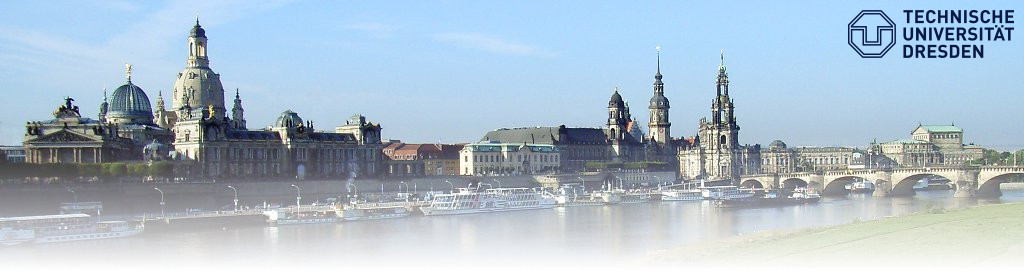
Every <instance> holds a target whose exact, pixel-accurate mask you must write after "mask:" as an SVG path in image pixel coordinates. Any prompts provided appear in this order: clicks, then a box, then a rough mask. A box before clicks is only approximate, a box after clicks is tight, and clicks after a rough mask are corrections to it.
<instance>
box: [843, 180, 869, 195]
mask: <svg viewBox="0 0 1024 271" xmlns="http://www.w3.org/2000/svg"><path fill="white" fill-rule="evenodd" d="M846 190H850V192H853V193H861V192H871V191H875V184H874V183H872V182H869V181H867V180H861V181H857V182H853V183H850V184H847V185H846Z"/></svg>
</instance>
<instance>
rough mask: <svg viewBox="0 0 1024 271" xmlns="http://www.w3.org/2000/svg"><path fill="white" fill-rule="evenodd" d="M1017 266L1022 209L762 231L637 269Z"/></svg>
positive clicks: (1023, 232)
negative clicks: (662, 267) (663, 267)
mask: <svg viewBox="0 0 1024 271" xmlns="http://www.w3.org/2000/svg"><path fill="white" fill-rule="evenodd" d="M1022 262H1024V203H1009V204H997V205H986V206H978V207H972V208H966V209H958V210H941V209H934V210H929V211H928V212H925V213H921V214H915V215H910V216H904V217H894V218H886V219H880V220H875V221H867V222H858V223H853V224H847V225H840V226H832V227H825V228H816V229H809V230H802V231H790V232H762V233H755V234H750V235H745V236H737V237H734V238H729V239H725V240H717V241H713V242H707V243H702V244H697V245H693V246H686V247H681V248H676V249H670V250H666V251H661V252H658V253H656V254H654V255H652V256H651V257H649V258H648V259H644V261H643V262H642V263H641V264H643V265H651V266H672V267H702V268H711V269H729V270H733V269H750V268H755V269H768V270H783V269H784V270H792V269H797V270H808V269H816V270H823V269H822V268H824V270H835V269H860V268H864V267H871V268H885V269H890V268H896V267H910V268H911V269H910V270H917V269H922V268H927V269H931V270H934V269H941V270H947V269H960V268H967V269H963V270H977V268H986V267H990V268H993V269H994V270H1003V269H1007V268H1008V267H1010V266H1020V265H1021V263H1022Z"/></svg>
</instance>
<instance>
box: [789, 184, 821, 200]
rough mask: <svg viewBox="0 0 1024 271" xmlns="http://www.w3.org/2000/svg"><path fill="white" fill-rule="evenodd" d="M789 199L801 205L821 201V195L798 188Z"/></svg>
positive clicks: (804, 188)
mask: <svg viewBox="0 0 1024 271" xmlns="http://www.w3.org/2000/svg"><path fill="white" fill-rule="evenodd" d="M789 198H790V199H793V200H797V201H800V202H801V203H814V202H818V201H819V200H821V194H819V193H818V192H817V191H814V190H811V189H807V188H806V187H797V188H796V189H793V194H791V195H789Z"/></svg>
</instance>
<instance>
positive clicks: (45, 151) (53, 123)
mask: <svg viewBox="0 0 1024 271" xmlns="http://www.w3.org/2000/svg"><path fill="white" fill-rule="evenodd" d="M74 101H75V100H74V99H72V98H71V97H68V98H65V99H64V104H63V105H61V106H60V107H58V108H57V110H55V111H54V112H53V117H54V118H53V119H51V120H45V121H31V122H28V123H27V124H25V130H26V131H25V137H24V141H23V142H22V144H24V147H25V162H26V163H33V164H48V163H105V162H114V161H123V160H130V159H132V158H133V154H132V153H131V151H132V149H133V142H132V141H131V139H128V138H124V137H121V136H120V135H119V134H118V127H117V125H115V124H113V123H107V122H103V121H100V120H94V119H90V118H85V117H82V114H81V111H80V109H79V108H78V106H77V105H74Z"/></svg>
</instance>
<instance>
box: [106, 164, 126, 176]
mask: <svg viewBox="0 0 1024 271" xmlns="http://www.w3.org/2000/svg"><path fill="white" fill-rule="evenodd" d="M127 173H128V166H127V165H125V164H124V163H107V164H103V174H104V175H107V176H111V177H121V176H124V175H125V174H127Z"/></svg>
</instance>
